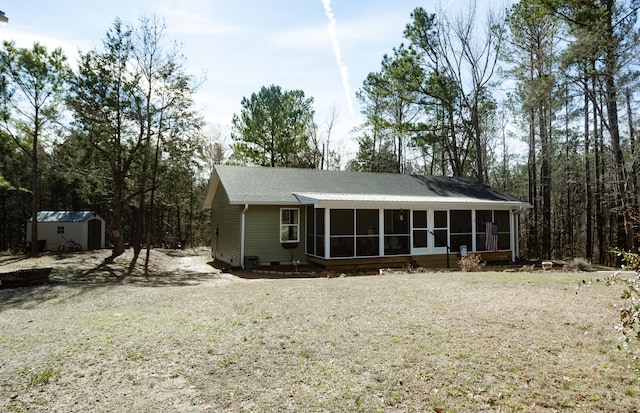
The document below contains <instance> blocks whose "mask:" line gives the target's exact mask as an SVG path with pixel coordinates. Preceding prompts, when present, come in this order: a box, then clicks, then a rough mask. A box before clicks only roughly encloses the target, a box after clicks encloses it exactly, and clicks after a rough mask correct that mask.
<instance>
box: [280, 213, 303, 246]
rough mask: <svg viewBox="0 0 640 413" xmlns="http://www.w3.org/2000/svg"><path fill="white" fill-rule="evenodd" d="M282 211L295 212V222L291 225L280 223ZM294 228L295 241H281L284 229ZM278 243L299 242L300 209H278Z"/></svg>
mask: <svg viewBox="0 0 640 413" xmlns="http://www.w3.org/2000/svg"><path fill="white" fill-rule="evenodd" d="M284 211H295V214H296V222H295V223H293V224H291V223H283V222H282V213H283V212H284ZM289 227H294V228H295V229H296V239H295V240H283V239H282V234H283V230H284V229H285V228H289ZM279 237H280V243H281V244H290V243H297V242H300V208H280V233H279Z"/></svg>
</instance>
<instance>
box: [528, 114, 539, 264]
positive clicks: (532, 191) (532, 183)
mask: <svg viewBox="0 0 640 413" xmlns="http://www.w3.org/2000/svg"><path fill="white" fill-rule="evenodd" d="M534 123H535V110H534V109H531V110H530V111H529V159H528V161H527V170H528V176H529V203H530V204H531V205H532V206H533V210H532V213H531V219H530V220H529V237H528V239H527V249H528V251H529V256H530V257H531V256H533V257H536V258H539V257H540V242H538V240H539V238H538V233H539V228H538V178H537V176H538V173H537V161H536V132H535V124H534Z"/></svg>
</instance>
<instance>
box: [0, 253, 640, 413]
mask: <svg viewBox="0 0 640 413" xmlns="http://www.w3.org/2000/svg"><path fill="white" fill-rule="evenodd" d="M154 258H157V259H158V260H159V261H160V262H162V260H165V262H163V263H162V265H159V266H158V267H156V271H157V272H156V273H155V274H153V275H152V276H148V277H142V276H134V277H130V278H124V279H122V278H121V277H120V276H119V275H120V274H119V273H118V271H120V269H118V268H113V267H109V268H106V267H101V268H100V269H94V270H88V269H87V268H91V267H92V266H94V267H95V263H93V262H92V261H91V260H90V259H88V258H87V259H85V260H84V267H85V269H84V270H82V271H80V272H78V271H75V272H74V271H73V270H72V269H71V267H70V266H68V267H62V268H63V269H60V268H58V269H54V273H53V274H54V278H56V277H57V279H58V281H59V282H58V283H57V284H54V285H50V286H41V287H37V288H31V289H20V290H4V291H0V409H4V411H14V412H21V411H56V412H81V411H82V412H85V411H92V412H111V411H136V412H156V411H176V412H187V411H216V412H217V411H234V412H236V411H237V412H239V411H251V412H255V411H278V412H281V411H296V412H297V411H305V412H307V411H309V412H326V411H331V412H334V411H362V412H372V411H373V412H375V411H380V412H409V411H410V412H418V411H419V412H429V411H436V412H447V411H452V412H468V411H502V412H512V411H513V412H515V411H522V412H552V411H580V412H591V411H607V412H630V411H638V400H639V399H640V363H639V362H638V360H637V358H634V357H633V356H634V352H635V355H636V356H637V355H638V350H637V348H636V349H633V350H632V351H631V352H628V351H622V350H618V348H617V344H618V342H617V336H616V332H615V330H614V329H613V326H614V324H615V323H616V322H617V320H618V312H617V309H616V307H615V306H616V305H618V304H619V303H620V299H619V296H620V290H619V288H620V287H615V286H613V287H607V286H606V285H605V284H604V282H602V281H600V282H598V281H596V278H597V277H598V275H596V274H595V273H588V274H585V273H575V274H569V273H556V272H545V273H534V274H531V273H421V274H389V275H383V276H362V277H346V278H332V279H324V278H323V279H287V280H251V281H247V280H242V279H237V278H235V279H234V278H233V277H229V276H223V275H222V274H209V275H206V274H205V275H203V274H202V273H199V274H198V273H197V271H189V270H188V268H184V267H183V268H182V269H181V270H178V269H180V265H179V264H171V262H172V261H171V260H170V259H168V258H162V257H160V256H156V257H154ZM202 260H204V258H203V259H202ZM90 261H91V262H90ZM172 265H173V266H172ZM76 266H77V265H76ZM74 268H75V267H74ZM1 270H4V268H3V267H1V266H0V271H1ZM583 280H584V281H585V282H586V283H584V284H583V283H582V281H583ZM589 282H591V284H589Z"/></svg>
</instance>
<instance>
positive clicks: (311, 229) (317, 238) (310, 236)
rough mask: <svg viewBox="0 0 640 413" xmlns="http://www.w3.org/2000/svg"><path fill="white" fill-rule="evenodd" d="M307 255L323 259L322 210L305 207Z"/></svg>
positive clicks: (309, 206)
mask: <svg viewBox="0 0 640 413" xmlns="http://www.w3.org/2000/svg"><path fill="white" fill-rule="evenodd" d="M306 222H307V225H306V231H307V236H306V240H307V248H306V251H307V254H309V255H315V256H318V257H324V208H314V207H313V205H308V206H307V218H306Z"/></svg>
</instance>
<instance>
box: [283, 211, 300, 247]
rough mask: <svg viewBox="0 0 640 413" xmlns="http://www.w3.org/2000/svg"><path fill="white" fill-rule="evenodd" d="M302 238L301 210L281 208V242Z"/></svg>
mask: <svg viewBox="0 0 640 413" xmlns="http://www.w3.org/2000/svg"><path fill="white" fill-rule="evenodd" d="M299 239H300V210H299V209H297V208H292V209H289V208H281V209H280V242H281V243H288V242H298V240H299Z"/></svg>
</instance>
